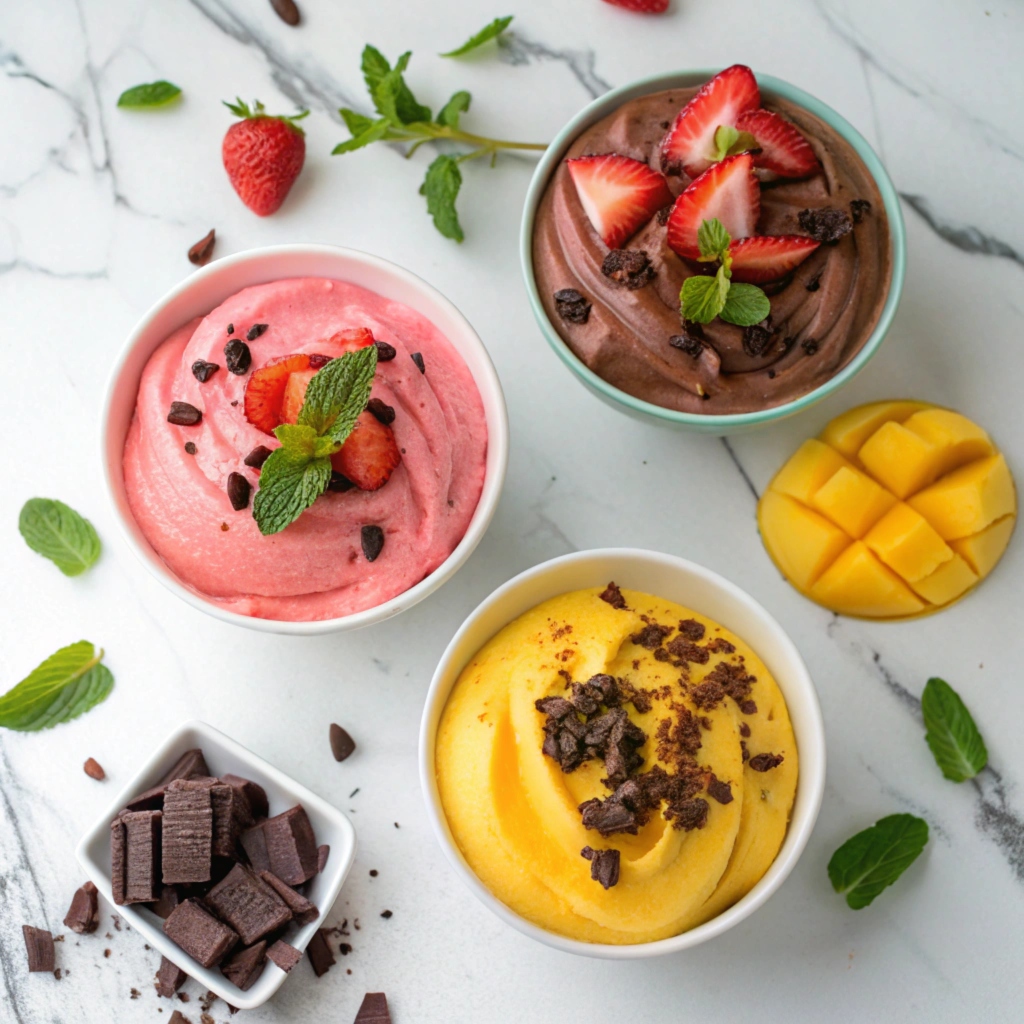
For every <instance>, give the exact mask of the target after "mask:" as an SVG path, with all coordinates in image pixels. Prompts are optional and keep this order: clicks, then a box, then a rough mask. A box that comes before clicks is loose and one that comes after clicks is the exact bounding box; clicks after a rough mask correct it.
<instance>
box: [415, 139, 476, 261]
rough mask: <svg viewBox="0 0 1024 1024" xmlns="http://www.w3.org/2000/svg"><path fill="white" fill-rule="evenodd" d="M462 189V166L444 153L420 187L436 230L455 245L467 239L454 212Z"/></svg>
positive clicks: (430, 168)
mask: <svg viewBox="0 0 1024 1024" xmlns="http://www.w3.org/2000/svg"><path fill="white" fill-rule="evenodd" d="M461 187H462V172H461V171H460V170H459V162H458V160H456V159H455V157H453V156H449V155H448V154H447V153H443V154H442V155H441V156H439V157H438V158H437V159H436V160H435V161H434V162H433V163H432V164H431V165H430V166H429V167H428V168H427V176H426V177H425V178H424V179H423V184H422V185H420V195H421V196H426V197H427V213H429V214H430V216H431V217H433V218H434V227H436V228H437V230H438V231H440V232H441V234H442V235H444V237H445V238H453V239H454V240H455V241H456V242H461V241H462V240H463V239H464V238H465V237H466V236H465V235H464V234H463V233H462V225H461V224H460V223H459V215H458V213H457V212H456V210H455V200H456V198H457V196H458V194H459V189H460V188H461Z"/></svg>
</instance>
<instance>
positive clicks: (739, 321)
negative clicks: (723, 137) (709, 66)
mask: <svg viewBox="0 0 1024 1024" xmlns="http://www.w3.org/2000/svg"><path fill="white" fill-rule="evenodd" d="M719 131H721V128H720V129H719ZM731 241H732V239H731V238H730V236H729V232H728V231H726V230H725V227H724V225H723V224H722V222H721V221H720V220H719V219H718V218H717V217H712V218H711V219H710V220H703V221H701V224H700V227H699V228H698V229H697V248H698V250H699V251H700V255H699V256H698V257H697V258H698V259H699V260H700V261H701V262H702V263H718V265H719V266H718V270H717V271H716V272H715V276H714V277H702V276H694V277H688V278H687V279H686V280H685V281H684V282H683V287H682V289H681V290H680V292H679V312H680V315H681V316H682V318H683V319H684V320H693V321H695V322H696V323H699V324H709V323H711V321H712V320H714V319H715V317H716V316H718V317H721V318H722V319H723V320H725V321H727V322H728V323H730V324H736V325H737V326H738V327H750V326H752V325H753V324H759V323H760V322H761V321H762V320H764V319H765V317H767V316H768V314H769V313H770V312H771V308H772V307H771V303H770V302H769V301H768V296H767V295H765V293H764V291H762V289H760V288H758V287H757V285H755V284H739V283H737V284H733V283H732V256H730V255H729V243H730V242H731Z"/></svg>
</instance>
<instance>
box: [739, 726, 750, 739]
mask: <svg viewBox="0 0 1024 1024" xmlns="http://www.w3.org/2000/svg"><path fill="white" fill-rule="evenodd" d="M740 735H741V736H743V737H745V738H748V739H749V737H750V726H749V725H747V723H746V722H740Z"/></svg>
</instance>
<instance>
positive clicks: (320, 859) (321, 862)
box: [316, 825, 398, 874]
mask: <svg viewBox="0 0 1024 1024" xmlns="http://www.w3.org/2000/svg"><path fill="white" fill-rule="evenodd" d="M395 828H398V826H397V825H396V826H395ZM330 855H331V848H330V847H329V846H328V845H327V844H326V843H324V845H323V846H318V847H317V848H316V870H317V874H322V873H323V870H324V868H325V867H327V858H328V857H330Z"/></svg>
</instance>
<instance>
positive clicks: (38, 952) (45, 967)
mask: <svg viewBox="0 0 1024 1024" xmlns="http://www.w3.org/2000/svg"><path fill="white" fill-rule="evenodd" d="M21 934H22V936H23V937H24V939H25V953H26V955H27V958H28V969H29V971H30V972H33V973H35V972H43V971H46V972H47V973H48V974H52V973H53V969H54V960H55V956H54V949H53V936H52V935H51V934H50V933H49V932H48V931H47V930H46V929H45V928H33V927H32V925H30V924H23V925H22V926H21Z"/></svg>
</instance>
